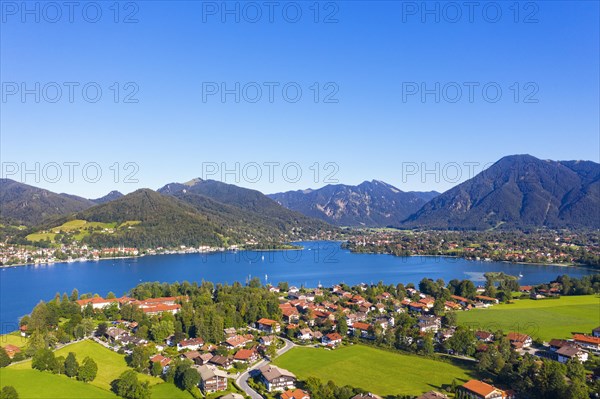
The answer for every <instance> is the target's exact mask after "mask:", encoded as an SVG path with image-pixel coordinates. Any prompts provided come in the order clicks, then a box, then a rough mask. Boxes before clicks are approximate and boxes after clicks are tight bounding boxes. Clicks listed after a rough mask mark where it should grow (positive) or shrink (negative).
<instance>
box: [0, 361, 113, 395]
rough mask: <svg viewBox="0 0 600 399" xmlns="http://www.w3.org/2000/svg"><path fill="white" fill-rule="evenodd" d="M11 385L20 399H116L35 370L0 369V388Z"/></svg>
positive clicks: (83, 385)
mask: <svg viewBox="0 0 600 399" xmlns="http://www.w3.org/2000/svg"><path fill="white" fill-rule="evenodd" d="M5 385H12V386H13V387H15V389H16V390H17V393H18V394H19V398H21V399H34V398H35V399H56V398H61V399H104V398H110V399H114V398H117V396H116V395H115V394H113V393H112V392H109V391H106V390H103V389H100V388H98V387H96V386H94V385H91V384H85V383H83V382H80V381H76V380H72V379H69V378H67V377H65V376H62V375H55V374H51V373H48V372H41V371H37V370H32V369H29V370H18V369H15V368H14V367H6V368H2V369H0V386H5Z"/></svg>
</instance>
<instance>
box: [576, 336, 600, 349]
mask: <svg viewBox="0 0 600 399" xmlns="http://www.w3.org/2000/svg"><path fill="white" fill-rule="evenodd" d="M573 341H574V342H575V343H576V344H577V345H579V346H581V347H582V348H583V349H586V350H590V351H592V352H600V338H597V337H592V336H590V335H583V334H575V335H573Z"/></svg>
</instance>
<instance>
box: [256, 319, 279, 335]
mask: <svg viewBox="0 0 600 399" xmlns="http://www.w3.org/2000/svg"><path fill="white" fill-rule="evenodd" d="M256 328H257V329H259V330H260V331H263V332H266V333H269V334H274V333H278V332H279V331H281V326H280V325H279V323H278V322H276V321H275V320H271V319H265V318H262V319H260V320H259V321H257V322H256Z"/></svg>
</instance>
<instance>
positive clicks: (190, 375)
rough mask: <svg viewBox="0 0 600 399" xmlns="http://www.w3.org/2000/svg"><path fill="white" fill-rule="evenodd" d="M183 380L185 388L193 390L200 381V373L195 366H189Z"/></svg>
mask: <svg viewBox="0 0 600 399" xmlns="http://www.w3.org/2000/svg"><path fill="white" fill-rule="evenodd" d="M181 382H182V385H183V388H184V389H186V390H188V391H190V392H191V391H192V390H193V389H194V388H195V387H196V386H197V385H198V383H199V382H200V374H198V372H197V371H196V370H194V369H193V368H188V369H187V370H185V371H184V372H183V377H182V381H181Z"/></svg>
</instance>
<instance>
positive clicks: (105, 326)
mask: <svg viewBox="0 0 600 399" xmlns="http://www.w3.org/2000/svg"><path fill="white" fill-rule="evenodd" d="M106 331H108V324H106V322H102V323H100V324H98V328H96V336H97V337H102V336H103V335H104V334H106Z"/></svg>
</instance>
